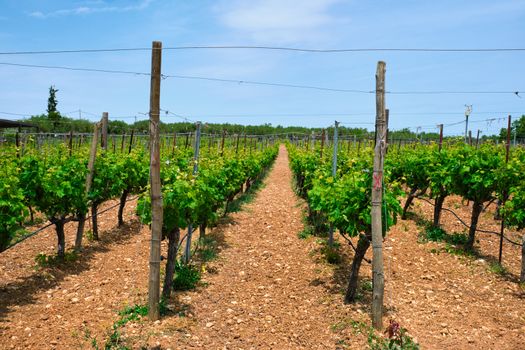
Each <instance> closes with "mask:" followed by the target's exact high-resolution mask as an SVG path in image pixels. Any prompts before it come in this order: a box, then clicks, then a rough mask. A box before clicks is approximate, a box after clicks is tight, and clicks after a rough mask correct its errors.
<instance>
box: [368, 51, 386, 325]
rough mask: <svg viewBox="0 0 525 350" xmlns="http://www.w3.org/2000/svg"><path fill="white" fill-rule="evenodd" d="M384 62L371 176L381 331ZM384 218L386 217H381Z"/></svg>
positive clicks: (375, 307) (375, 306)
mask: <svg viewBox="0 0 525 350" xmlns="http://www.w3.org/2000/svg"><path fill="white" fill-rule="evenodd" d="M385 66H386V64H385V62H383V61H379V62H378V63H377V72H376V135H377V138H376V146H375V149H374V172H373V177H372V211H371V216H372V253H373V260H372V277H373V282H372V283H373V293H372V325H373V326H374V328H375V329H377V330H382V329H383V294H384V289H385V279H384V278H385V277H384V272H383V227H382V218H381V208H382V205H381V204H382V199H383V198H382V197H383V162H384V159H383V156H384V152H385V147H386V144H385V143H386V139H385V137H386V129H387V125H386V120H385V70H386V69H385ZM385 219H386V218H385Z"/></svg>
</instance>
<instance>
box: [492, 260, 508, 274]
mask: <svg viewBox="0 0 525 350" xmlns="http://www.w3.org/2000/svg"><path fill="white" fill-rule="evenodd" d="M489 270H490V272H493V273H495V274H497V275H501V276H503V275H506V274H507V273H508V271H507V269H506V268H505V267H504V266H503V265H501V264H500V263H499V262H492V263H490V265H489Z"/></svg>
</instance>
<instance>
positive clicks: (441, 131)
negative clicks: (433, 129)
mask: <svg viewBox="0 0 525 350" xmlns="http://www.w3.org/2000/svg"><path fill="white" fill-rule="evenodd" d="M442 148H443V124H439V151H440V152H441V149H442Z"/></svg>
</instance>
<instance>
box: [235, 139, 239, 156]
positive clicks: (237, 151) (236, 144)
mask: <svg viewBox="0 0 525 350" xmlns="http://www.w3.org/2000/svg"><path fill="white" fill-rule="evenodd" d="M238 153H239V134H237V140H236V141H235V154H238Z"/></svg>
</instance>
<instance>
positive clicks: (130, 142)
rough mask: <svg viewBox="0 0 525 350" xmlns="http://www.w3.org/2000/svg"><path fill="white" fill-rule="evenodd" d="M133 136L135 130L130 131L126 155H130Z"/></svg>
mask: <svg viewBox="0 0 525 350" xmlns="http://www.w3.org/2000/svg"><path fill="white" fill-rule="evenodd" d="M134 134H135V129H131V135H130V137H129V148H128V154H129V153H131V148H132V147H133V135H134Z"/></svg>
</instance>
